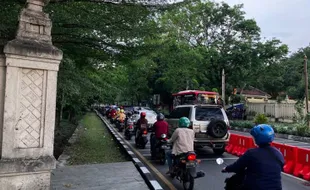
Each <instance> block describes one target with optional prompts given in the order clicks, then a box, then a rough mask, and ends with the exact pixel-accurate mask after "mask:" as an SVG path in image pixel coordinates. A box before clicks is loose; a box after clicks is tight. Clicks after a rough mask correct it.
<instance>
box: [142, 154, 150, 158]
mask: <svg viewBox="0 0 310 190" xmlns="http://www.w3.org/2000/svg"><path fill="white" fill-rule="evenodd" d="M142 156H144V157H145V156H147V157H150V156H152V155H151V154H149V153H148V154H142Z"/></svg>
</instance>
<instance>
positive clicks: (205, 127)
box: [166, 105, 230, 155]
mask: <svg viewBox="0 0 310 190" xmlns="http://www.w3.org/2000/svg"><path fill="white" fill-rule="evenodd" d="M181 117H187V118H189V120H190V121H191V128H192V129H193V130H194V131H195V147H203V146H209V147H211V148H212V149H213V152H214V153H215V154H218V155H221V154H223V153H224V152H225V146H226V144H227V143H228V141H229V137H230V134H229V132H228V128H229V120H228V117H227V115H226V112H225V110H224V109H223V108H222V107H221V106H219V105H180V106H177V107H176V108H175V109H174V110H173V111H172V112H171V113H170V115H168V116H166V118H167V122H168V123H169V133H170V134H172V133H173V131H174V130H175V129H176V128H177V127H178V121H179V119H180V118H181Z"/></svg>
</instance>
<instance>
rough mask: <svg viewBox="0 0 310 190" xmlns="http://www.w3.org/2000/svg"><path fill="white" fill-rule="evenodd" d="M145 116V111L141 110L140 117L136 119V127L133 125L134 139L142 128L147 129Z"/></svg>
mask: <svg viewBox="0 0 310 190" xmlns="http://www.w3.org/2000/svg"><path fill="white" fill-rule="evenodd" d="M145 117H146V113H145V112H141V113H140V118H139V119H138V121H137V123H136V127H135V133H136V139H137V138H138V137H139V135H141V131H142V130H143V129H147V125H148V121H147V119H146V118H145Z"/></svg>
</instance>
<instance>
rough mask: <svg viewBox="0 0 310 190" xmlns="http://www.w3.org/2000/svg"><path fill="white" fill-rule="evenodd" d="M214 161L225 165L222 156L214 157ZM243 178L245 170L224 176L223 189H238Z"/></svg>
mask: <svg viewBox="0 0 310 190" xmlns="http://www.w3.org/2000/svg"><path fill="white" fill-rule="evenodd" d="M216 163H217V164H218V165H222V164H224V165H226V164H225V162H224V160H223V159H222V158H218V159H216ZM226 166H227V165H226ZM224 173H225V172H224ZM244 178H245V171H243V172H240V173H236V174H234V175H232V176H231V177H228V178H226V179H225V187H224V189H225V190H240V189H241V187H242V184H243V180H244Z"/></svg>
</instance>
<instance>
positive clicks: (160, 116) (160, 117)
mask: <svg viewBox="0 0 310 190" xmlns="http://www.w3.org/2000/svg"><path fill="white" fill-rule="evenodd" d="M164 119H165V116H164V114H162V113H159V114H158V115H157V120H158V121H162V120H164Z"/></svg>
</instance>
